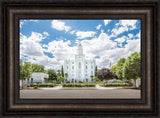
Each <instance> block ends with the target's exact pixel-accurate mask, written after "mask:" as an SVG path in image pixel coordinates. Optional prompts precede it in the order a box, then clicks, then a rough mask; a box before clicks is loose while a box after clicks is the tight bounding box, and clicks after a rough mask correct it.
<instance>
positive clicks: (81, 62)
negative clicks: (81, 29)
mask: <svg viewBox="0 0 160 118" xmlns="http://www.w3.org/2000/svg"><path fill="white" fill-rule="evenodd" d="M63 67H64V68H63V69H64V77H65V78H67V80H68V81H70V82H72V83H74V82H91V81H92V77H93V76H95V67H96V62H95V60H94V59H90V60H87V59H85V55H84V54H83V47H82V45H81V44H79V45H78V49H77V54H76V55H75V59H74V60H70V59H69V60H65V61H64V65H63Z"/></svg>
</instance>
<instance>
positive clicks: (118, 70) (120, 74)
mask: <svg viewBox="0 0 160 118" xmlns="http://www.w3.org/2000/svg"><path fill="white" fill-rule="evenodd" d="M125 61H126V59H125V58H121V59H120V60H119V61H118V62H117V64H116V75H117V77H118V78H119V79H123V65H124V63H125Z"/></svg>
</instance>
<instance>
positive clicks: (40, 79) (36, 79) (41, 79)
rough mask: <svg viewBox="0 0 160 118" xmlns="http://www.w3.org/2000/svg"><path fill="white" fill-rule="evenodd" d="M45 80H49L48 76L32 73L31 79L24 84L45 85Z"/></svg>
mask: <svg viewBox="0 0 160 118" xmlns="http://www.w3.org/2000/svg"><path fill="white" fill-rule="evenodd" d="M47 78H49V75H48V74H45V73H42V72H34V73H32V75H31V78H29V79H26V83H46V80H45V79H47ZM47 80H48V79H47Z"/></svg>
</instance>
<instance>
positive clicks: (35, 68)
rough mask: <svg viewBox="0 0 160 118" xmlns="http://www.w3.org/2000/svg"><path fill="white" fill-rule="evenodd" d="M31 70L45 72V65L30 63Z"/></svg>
mask: <svg viewBox="0 0 160 118" xmlns="http://www.w3.org/2000/svg"><path fill="white" fill-rule="evenodd" d="M32 72H44V73H45V67H44V66H43V65H38V64H32Z"/></svg>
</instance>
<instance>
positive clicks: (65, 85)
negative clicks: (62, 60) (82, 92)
mask: <svg viewBox="0 0 160 118" xmlns="http://www.w3.org/2000/svg"><path fill="white" fill-rule="evenodd" d="M62 86H63V87H95V84H94V83H63V84H62Z"/></svg>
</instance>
